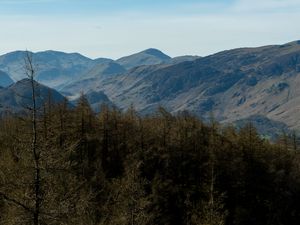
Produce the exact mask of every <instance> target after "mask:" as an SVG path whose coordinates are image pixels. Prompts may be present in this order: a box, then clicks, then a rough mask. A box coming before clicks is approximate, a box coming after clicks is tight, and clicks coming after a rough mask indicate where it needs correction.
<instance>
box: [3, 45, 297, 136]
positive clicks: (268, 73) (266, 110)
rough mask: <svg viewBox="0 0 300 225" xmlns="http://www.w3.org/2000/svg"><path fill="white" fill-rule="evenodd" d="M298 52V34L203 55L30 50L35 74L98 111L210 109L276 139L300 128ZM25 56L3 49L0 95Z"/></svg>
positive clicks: (203, 112)
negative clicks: (279, 41)
mask: <svg viewBox="0 0 300 225" xmlns="http://www.w3.org/2000/svg"><path fill="white" fill-rule="evenodd" d="M299 56H300V42H299V41H295V42H291V43H287V44H283V45H272V46H264V47H259V48H239V49H233V50H228V51H223V52H220V53H216V54H214V55H210V56H206V57H199V56H179V57H175V58H171V57H169V56H167V55H166V54H164V53H162V52H161V51H159V50H157V49H147V50H145V51H142V52H139V53H136V54H133V55H130V56H125V57H122V58H120V59H117V60H112V59H108V58H98V59H89V58H87V57H84V56H82V55H80V54H78V53H63V52H56V51H45V52H38V53H34V54H33V58H34V61H35V63H36V65H38V66H37V74H36V80H37V81H38V82H39V83H41V84H43V85H45V86H48V87H50V88H53V89H55V90H57V91H58V92H60V93H61V94H62V95H63V96H65V97H67V98H68V99H69V100H70V101H71V102H72V103H73V104H76V102H77V101H78V98H79V97H80V95H81V93H84V94H85V95H86V98H87V99H88V101H89V103H90V104H91V107H92V108H93V109H94V110H95V111H96V112H99V109H100V105H101V104H102V103H105V104H107V105H110V106H112V107H117V108H118V109H120V110H122V111H126V109H128V108H130V107H131V106H132V105H133V106H134V108H135V109H136V110H137V111H138V112H139V113H140V114H142V115H149V114H150V115H151V114H153V113H154V112H156V110H157V108H158V107H160V106H163V107H164V108H165V109H166V110H167V111H169V112H171V113H172V114H174V115H176V113H180V112H183V111H189V112H190V113H192V114H195V115H197V116H198V117H200V118H202V119H203V120H210V118H211V115H213V117H214V118H215V120H216V121H218V122H220V123H222V124H236V126H237V127H239V126H243V125H244V124H245V123H248V122H252V123H253V124H254V126H255V127H256V128H257V129H258V131H259V132H260V133H261V134H263V135H264V136H265V137H267V138H268V137H271V138H273V139H276V138H278V136H280V135H282V134H285V133H293V131H294V130H295V131H297V130H299V128H300V115H299V107H298V106H299V105H300V89H299V88H298V83H299V82H300V75H299V73H300V57H299ZM23 57H24V52H22V51H17V52H12V53H8V54H5V55H2V56H0V71H1V72H0V86H1V87H4V90H5V91H4V90H3V88H2V89H0V90H2V91H1V92H0V98H1V95H3V93H5V92H7V90H8V89H10V88H13V86H11V84H12V83H13V81H20V80H22V79H24V78H25V75H24V71H23V70H24V69H23V64H22V63H23ZM10 98H13V100H11V99H10ZM15 98H16V97H15V96H13V95H12V94H5V97H4V98H3V97H2V99H5V100H1V101H3V102H4V103H5V104H4V105H5V107H8V108H12V109H13V110H15V109H16V108H18V107H16V105H17V104H18V101H19V100H18V99H17V100H16V99H15ZM1 103H2V102H1ZM10 104H11V105H10Z"/></svg>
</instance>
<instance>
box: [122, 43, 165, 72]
mask: <svg viewBox="0 0 300 225" xmlns="http://www.w3.org/2000/svg"><path fill="white" fill-rule="evenodd" d="M170 59H171V57H170V56H168V55H166V54H164V53H163V52H161V51H160V50H158V49H155V48H149V49H146V50H144V51H141V52H138V53H135V54H132V55H129V56H125V57H122V58H120V59H118V60H117V61H116V62H117V63H119V64H120V65H121V66H123V67H125V68H126V69H131V68H133V67H137V66H144V65H155V64H161V63H164V62H166V61H168V60H170Z"/></svg>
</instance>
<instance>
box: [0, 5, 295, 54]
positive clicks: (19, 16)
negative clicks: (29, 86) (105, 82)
mask: <svg viewBox="0 0 300 225" xmlns="http://www.w3.org/2000/svg"><path fill="white" fill-rule="evenodd" d="M298 21H300V1H299V0H0V27H1V29H0V43H1V45H0V46H1V48H0V54H3V53H6V52H9V51H13V50H19V49H21V50H23V49H29V50H32V51H42V50H47V49H53V50H61V51H66V52H80V53H82V54H84V55H87V56H89V57H92V58H96V57H111V58H118V57H121V56H123V55H127V54H131V53H134V52H137V51H141V50H143V49H146V48H150V47H152V48H159V49H161V50H162V51H164V52H165V53H167V54H169V55H171V56H177V55H184V54H192V55H202V56H204V55H209V54H212V53H215V52H218V51H221V50H226V49H231V48H235V47H243V46H260V45H266V44H281V43H286V42H289V41H293V40H297V39H300V26H298Z"/></svg>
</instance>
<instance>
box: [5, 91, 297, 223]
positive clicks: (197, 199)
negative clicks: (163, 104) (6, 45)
mask: <svg viewBox="0 0 300 225" xmlns="http://www.w3.org/2000/svg"><path fill="white" fill-rule="evenodd" d="M29 112H32V110H29ZM33 118H34V117H32V113H29V114H28V115H22V116H18V117H16V116H13V115H11V116H9V115H6V116H5V117H2V118H1V120H0V224H1V225H2V224H3V225H4V224H5V225H16V224H22V225H26V224H28V225H29V224H41V225H42V224H47V225H56V224H57V225H60V224H66V225H67V224H73V225H75V224H76V225H77V224H78V225H101V224H105V225H116V224H119V225H126V224H128V225H129V224H130V225H134V224H137V225H146V224H149V225H154V224H155V225H176V224H178V225H223V224H224V225H233V224H236V225H248V224H249V225H253V224H255V225H276V224H278V225H279V224H280V225H285V224H286V225H293V224H295V225H296V224H299V219H300V211H299V208H300V201H299V200H300V167H299V165H300V154H299V152H298V150H297V143H296V141H295V140H293V139H289V138H287V137H284V138H282V139H280V140H278V142H277V143H276V144H271V143H269V142H268V141H265V140H263V139H261V138H260V137H259V135H257V133H256V131H255V129H254V128H253V126H251V125H250V124H248V125H246V126H245V127H244V128H242V129H241V130H240V131H239V132H237V131H236V130H235V129H234V128H232V127H227V128H220V127H219V126H218V124H216V123H214V122H213V121H212V122H211V123H210V124H208V125H207V124H206V125H205V124H204V123H202V122H201V121H199V120H198V119H197V118H196V117H194V116H192V115H190V114H189V113H181V114H178V115H176V116H175V115H171V114H170V113H168V112H167V111H165V110H164V109H162V108H160V109H159V110H158V111H157V113H155V114H152V115H151V116H147V117H141V116H139V115H138V114H137V113H136V112H135V110H134V109H133V108H131V109H129V110H127V111H126V112H120V111H118V110H117V109H111V107H105V106H103V107H102V109H101V112H100V113H99V114H95V113H94V112H93V111H92V110H91V108H90V106H89V104H88V103H87V100H86V99H85V97H84V96H82V97H81V98H80V100H79V102H78V105H77V106H76V107H75V108H70V107H68V104H67V102H65V103H59V104H56V105H52V104H47V103H45V104H44V105H43V106H41V107H40V108H39V109H37V115H36V118H35V120H33ZM33 128H35V129H33Z"/></svg>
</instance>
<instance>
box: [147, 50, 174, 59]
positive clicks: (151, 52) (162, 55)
mask: <svg viewBox="0 0 300 225" xmlns="http://www.w3.org/2000/svg"><path fill="white" fill-rule="evenodd" d="M141 53H146V54H148V55H152V56H156V57H159V58H163V59H170V58H171V57H170V56H168V55H166V54H165V53H163V52H162V51H160V50H158V49H156V48H148V49H146V50H144V51H142V52H141Z"/></svg>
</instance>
